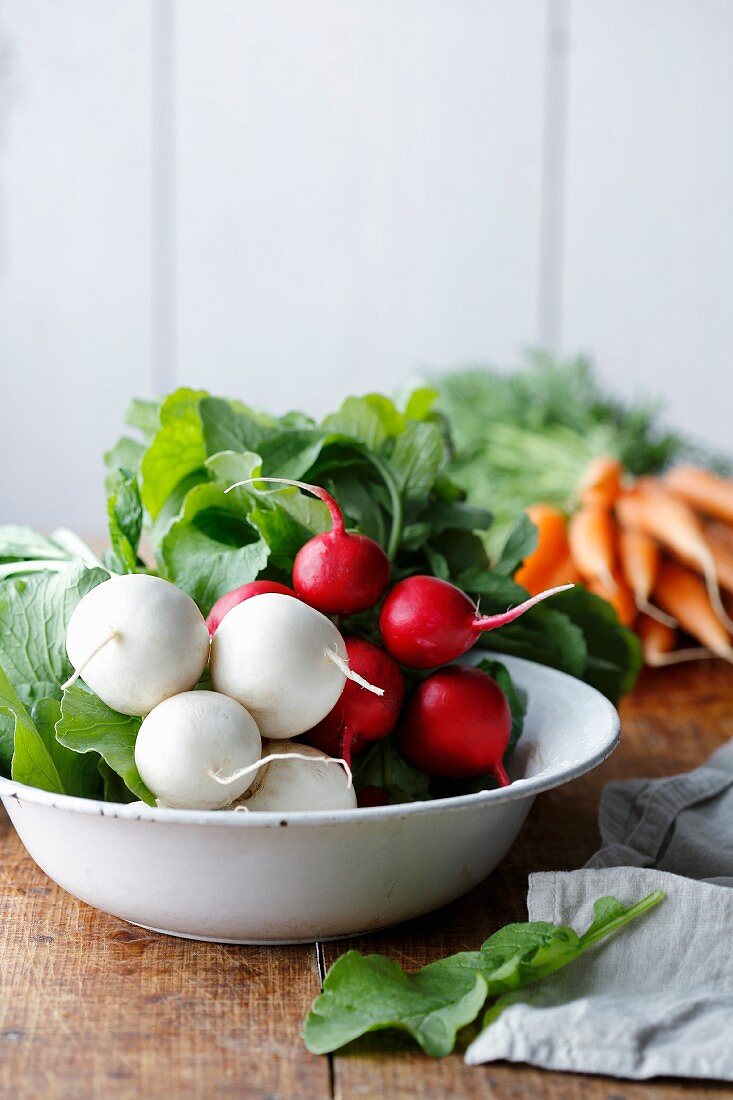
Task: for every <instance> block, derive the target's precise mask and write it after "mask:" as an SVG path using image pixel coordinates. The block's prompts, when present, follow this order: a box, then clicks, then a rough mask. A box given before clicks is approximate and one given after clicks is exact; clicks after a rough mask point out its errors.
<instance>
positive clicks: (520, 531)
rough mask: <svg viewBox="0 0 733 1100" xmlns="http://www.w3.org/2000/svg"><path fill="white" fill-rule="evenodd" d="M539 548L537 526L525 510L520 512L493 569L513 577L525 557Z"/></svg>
mask: <svg viewBox="0 0 733 1100" xmlns="http://www.w3.org/2000/svg"><path fill="white" fill-rule="evenodd" d="M536 549H537V528H536V526H535V525H534V523H532V520H531V519H530V518H529V516H528V515H526V513H525V512H520V513H519V515H518V516H517V518H516V520H515V521H514V526H513V527H512V529H511V531H510V532H509V537H508V538H507V540H506V542H505V543H504V546H503V548H502V551H501V554H500V555H499V558H498V560H497V561H496V562H494V565H493V567H492V568H493V571H494V572H495V573H499V574H500V575H501V576H503V577H513V576H514V574H515V573H516V571H517V569H519V567H520V565H521V564H522V562H523V561H524V560H525V558H528V557H529V555H530V554H531V553H533V551H535V550H536Z"/></svg>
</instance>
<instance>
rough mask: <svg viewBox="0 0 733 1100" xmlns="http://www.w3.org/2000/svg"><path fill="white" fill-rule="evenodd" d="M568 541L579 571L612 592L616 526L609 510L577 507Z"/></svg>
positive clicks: (596, 507) (614, 582)
mask: <svg viewBox="0 0 733 1100" xmlns="http://www.w3.org/2000/svg"><path fill="white" fill-rule="evenodd" d="M568 541H569V543H570V553H571V554H572V556H573V561H574V562H575V565H576V568H577V569H578V572H579V573H580V574H581V575H582V576H583V577H585V579H586V580H587V581H589V582H590V581H593V582H598V583H599V584H601V585H603V587H604V588H605V589H607V591H608V592H611V593H612V592H615V591H616V588H617V584H616V578H615V577H614V568H615V566H616V525H615V523H614V521H613V516H612V515H611V513H610V511H609V510H608V508H604V507H602V506H601V505H599V504H585V505H583V506H582V507H581V508H579V509H578V511H577V512H576V513H575V515H574V516H572V517H571V520H570V523H569V525H568Z"/></svg>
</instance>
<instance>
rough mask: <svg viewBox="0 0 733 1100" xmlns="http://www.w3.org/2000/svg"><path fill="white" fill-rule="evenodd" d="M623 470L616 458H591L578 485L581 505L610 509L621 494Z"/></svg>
mask: <svg viewBox="0 0 733 1100" xmlns="http://www.w3.org/2000/svg"><path fill="white" fill-rule="evenodd" d="M623 472H624V468H623V466H622V465H621V463H620V462H619V461H618V459H616V458H608V457H606V456H601V457H599V458H593V459H591V461H590V462H589V463H588V465H587V466H586V468H585V470H584V472H583V476H582V477H581V479H580V484H579V485H578V500H579V501H580V502H581V503H582V504H601V505H605V506H606V507H610V506H611V505H612V504H613V502H614V501H615V500H616V498H617V497H618V495H619V493H620V492H621V478H622V477H623Z"/></svg>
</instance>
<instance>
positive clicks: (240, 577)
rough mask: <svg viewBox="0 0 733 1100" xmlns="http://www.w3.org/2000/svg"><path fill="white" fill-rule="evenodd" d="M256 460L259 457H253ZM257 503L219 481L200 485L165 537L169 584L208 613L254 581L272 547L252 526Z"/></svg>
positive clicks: (163, 546)
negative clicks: (176, 586)
mask: <svg viewBox="0 0 733 1100" xmlns="http://www.w3.org/2000/svg"><path fill="white" fill-rule="evenodd" d="M254 458H257V456H254ZM252 507H253V501H252V498H251V496H250V495H249V494H247V493H246V491H245V490H242V489H240V490H234V491H233V492H230V493H227V492H225V486H224V485H223V483H221V482H215V481H209V482H204V483H203V484H201V485H196V486H195V487H194V488H193V489H191V491H190V492H189V493H187V495H186V498H185V500H184V502H183V508H182V510H181V513H180V516H179V517H178V519H176V520H174V521H173V523H172V524H171V525H170V527H169V528H168V531H167V533H166V534H165V536H164V537H163V541H162V542H161V546H160V558H161V560H162V562H163V565H164V566H165V571H166V575H167V577H168V579H169V580H171V581H173V583H174V584H177V585H178V586H179V587H180V588H182V589H183V590H184V591H185V592H188V594H189V595H190V596H191V597H192V598H193V599H194V600H195V601H196V603H197V604H198V605H199V607H200V608H201V610H202V612H203V613H204V615H207V614H208V613H209V611H210V610H211V607H212V606H213V604H214V603H215V602H216V600H218V598H219V596H223V595H224V593H225V592H230V591H231V590H232V589H233V588H237V587H238V586H239V585H241V584H247V583H248V582H249V581H253V580H255V579H256V577H257V575H258V574H259V573H260V572H261V570H262V569H264V568H265V566H266V565H267V560H268V557H269V555H270V548H269V546H268V545H267V543H266V542H265V540H264V538H263V537H262V536H261V535H260V534H259V533H258V531H257V530H256V529H255V527H253V525H252V524H251V523H250V522H249V520H248V516H249V513H250V511H251V510H252Z"/></svg>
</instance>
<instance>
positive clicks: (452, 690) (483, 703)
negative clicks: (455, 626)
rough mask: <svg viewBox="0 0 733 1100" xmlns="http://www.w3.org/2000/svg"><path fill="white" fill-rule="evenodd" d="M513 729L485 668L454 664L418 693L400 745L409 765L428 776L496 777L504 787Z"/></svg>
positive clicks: (503, 699)
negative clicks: (505, 758) (508, 747)
mask: <svg viewBox="0 0 733 1100" xmlns="http://www.w3.org/2000/svg"><path fill="white" fill-rule="evenodd" d="M511 728H512V716H511V713H510V711H509V704H508V703H507V701H506V696H505V695H504V693H503V691H502V690H501V688H500V687H499V685H498V684H497V683H496V681H495V680H492V678H491V677H490V676H489V675H488V673H486V672H482V671H481V669H478V668H469V667H468V666H466V665H453V666H451V667H450V668H442V669H440V670H439V671H438V672H434V673H433V674H432V675H431V676H428V677H427V679H426V680H423V682H422V683H421V684H420V686H419V687H418V688H417V690H416V691H415V693H414V695H413V696H412V699H411V700H410V703H409V705H408V707H407V713H406V715H405V720H404V722H403V724H402V725H401V726H400V729H399V733H398V738H397V740H398V744H399V747H400V749H401V751H402V752H403V754H404V755H405V756H406V758H407V759H408V760H409V761H410V763H411V764H413V765H414V766H415V767H416V768H419V769H420V770H421V771H424V772H427V774H428V775H435V776H440V777H442V778H445V779H470V778H472V777H474V776H479V775H494V776H495V777H496V779H497V781H498V783H499V786H500V787H506V786H507V785H508V784H509V782H510V779H509V776H508V775H507V773H506V771H505V770H504V765H503V763H502V760H503V757H504V753H505V752H506V749H507V745H508V744H509V737H510V734H511Z"/></svg>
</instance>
